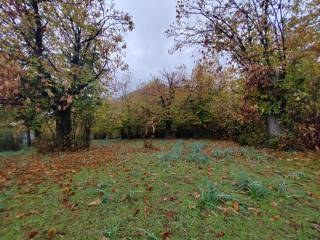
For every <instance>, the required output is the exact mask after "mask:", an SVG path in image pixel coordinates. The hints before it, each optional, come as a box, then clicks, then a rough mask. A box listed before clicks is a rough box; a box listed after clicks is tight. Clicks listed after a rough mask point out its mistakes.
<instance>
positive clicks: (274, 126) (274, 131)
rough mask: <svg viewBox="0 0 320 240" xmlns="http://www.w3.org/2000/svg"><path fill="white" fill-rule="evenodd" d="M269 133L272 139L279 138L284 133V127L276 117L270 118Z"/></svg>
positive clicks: (270, 116) (271, 116)
mask: <svg viewBox="0 0 320 240" xmlns="http://www.w3.org/2000/svg"><path fill="white" fill-rule="evenodd" d="M267 121H268V133H269V135H270V136H271V137H277V136H279V135H280V134H281V133H282V127H281V125H280V123H279V120H278V118H277V116H276V115H272V114H270V115H269V116H268V119H267Z"/></svg>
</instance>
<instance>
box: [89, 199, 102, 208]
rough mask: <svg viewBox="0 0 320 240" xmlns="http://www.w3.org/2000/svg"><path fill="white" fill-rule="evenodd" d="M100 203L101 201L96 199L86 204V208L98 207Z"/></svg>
mask: <svg viewBox="0 0 320 240" xmlns="http://www.w3.org/2000/svg"><path fill="white" fill-rule="evenodd" d="M101 203H102V200H101V199H97V200H95V201H93V202H91V203H89V204H88V206H99V205H100V204H101Z"/></svg>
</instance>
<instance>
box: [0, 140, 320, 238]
mask: <svg viewBox="0 0 320 240" xmlns="http://www.w3.org/2000/svg"><path fill="white" fill-rule="evenodd" d="M154 147H155V149H151V150H145V149H143V142H142V141H139V140H137V141H120V140H117V141H115V140H113V141H103V142H95V143H94V147H93V150H92V151H90V152H87V153H85V152H84V153H76V154H71V153H70V154H69V153H66V154H63V155H46V156H44V155H43V156H37V157H40V158H42V164H44V165H45V166H47V168H45V171H43V172H37V171H36V172H34V171H33V169H32V168H31V167H30V164H31V163H32V162H33V161H34V160H33V159H34V157H35V155H32V154H30V155H29V154H28V155H25V156H21V155H19V156H8V155H6V156H5V157H0V165H1V167H2V168H1V172H0V173H1V174H2V175H4V176H6V177H8V176H10V179H7V180H6V181H1V182H0V219H1V221H0V239H26V236H27V235H28V233H30V232H31V231H32V230H36V231H38V234H37V235H36V236H35V237H34V239H48V230H49V229H52V228H54V229H55V230H56V234H55V237H54V239H84V240H85V239H90V240H91V239H93V240H94V239H97V240H99V239H101V238H102V237H107V238H109V239H163V238H164V236H167V235H168V236H169V239H190V240H191V239H216V238H220V237H221V236H222V235H223V234H224V237H223V238H222V237H221V238H222V239H317V238H318V236H319V230H316V228H314V225H315V224H319V223H320V219H319V214H318V213H319V208H320V203H319V195H320V189H319V185H318V182H319V178H320V176H319V167H320V161H319V159H313V157H310V156H309V155H306V154H300V153H297V155H295V153H291V154H289V153H281V154H275V156H274V157H273V156H271V155H270V152H268V153H266V152H263V151H262V150H255V149H252V148H250V149H249V150H248V149H247V148H246V149H242V150H241V154H240V153H239V151H238V150H239V149H241V148H240V147H237V146H233V145H230V146H229V145H227V146H226V144H225V143H223V144H222V143H221V144H220V142H213V141H192V140H184V141H181V140H180V141H175V140H167V141H166V140H155V141H154ZM212 149H219V151H220V152H219V153H218V155H215V154H214V153H213V151H214V150H212ZM107 150H108V151H112V152H113V154H114V157H113V158H112V159H113V160H112V161H111V160H109V158H110V156H108V155H106V154H105V152H104V151H107ZM192 154H193V155H194V156H204V158H205V159H206V160H205V161H188V157H189V156H190V155H192ZM168 156H170V157H168ZM257 156H258V157H257ZM259 156H267V157H263V159H261V158H262V157H259ZM312 156H314V155H312ZM10 157H11V158H10ZM70 158H75V160H74V162H72V163H70V162H69V160H70ZM8 159H9V160H8ZM84 159H85V161H84ZM82 160H83V162H81V161H82ZM98 160H99V161H102V162H99V164H93V165H90V164H88V163H87V162H88V161H91V162H95V161H98ZM260 160H261V161H260ZM78 162H79V164H78ZM80 162H81V167H79V169H78V170H77V171H74V172H72V171H69V172H68V173H66V174H64V173H62V172H61V171H59V170H55V171H54V170H53V169H55V168H54V166H55V165H54V164H62V166H64V167H65V168H66V169H74V168H76V166H80ZM202 162H205V163H206V164H202ZM52 164H53V166H52ZM35 166H37V164H36V165H35ZM35 166H34V165H32V167H33V168H34V167H35ZM14 168H17V169H16V170H14ZM3 169H6V172H4V171H3ZM29 171H30V174H31V172H32V174H38V175H39V176H42V174H43V175H44V176H45V177H43V178H41V181H36V182H32V181H31V180H30V181H25V180H24V178H25V177H27V176H29V175H28V172H29ZM9 172H10V174H9ZM54 174H56V175H54ZM59 174H64V175H62V176H60V175H59ZM2 175H0V176H2ZM39 176H38V177H39ZM57 176H60V178H58V177H57ZM29 177H30V176H29ZM1 179H2V178H0V180H1ZM31 179H32V178H31ZM21 180H24V181H21ZM96 200H101V203H100V204H97V205H93V206H89V204H90V203H92V202H94V201H96ZM234 201H236V202H237V203H239V210H238V211H235V210H234V206H233V202H234ZM222 233H223V234H222Z"/></svg>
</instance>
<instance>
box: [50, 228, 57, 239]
mask: <svg viewBox="0 0 320 240" xmlns="http://www.w3.org/2000/svg"><path fill="white" fill-rule="evenodd" d="M56 234H57V230H56V229H55V228H50V229H49V230H48V238H49V239H53V238H54V237H55V236H56Z"/></svg>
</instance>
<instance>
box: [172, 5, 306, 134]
mask: <svg viewBox="0 0 320 240" xmlns="http://www.w3.org/2000/svg"><path fill="white" fill-rule="evenodd" d="M310 2H312V1H311V0H310V1H305V2H304V4H303V6H300V5H299V4H300V3H299V1H288V0H261V1H260V0H178V2H177V21H176V23H175V24H173V25H172V26H171V28H170V29H169V30H168V31H167V34H168V36H169V37H174V38H175V41H176V49H180V48H182V47H185V46H190V45H191V46H199V47H200V48H201V50H202V51H203V52H204V53H205V54H219V53H220V54H224V55H225V56H227V57H228V58H229V59H230V60H231V61H232V62H233V63H236V65H237V66H238V67H239V68H240V69H241V70H242V72H243V73H244V74H245V79H246V81H245V86H246V90H247V91H248V94H247V95H248V97H249V96H251V93H252V91H251V90H252V89H255V90H257V92H258V95H257V96H255V97H256V100H258V102H259V103H261V104H260V105H259V108H260V110H261V112H263V113H264V114H265V115H266V116H267V118H268V127H269V133H270V134H271V135H277V134H279V132H280V131H279V130H280V128H279V124H278V121H277V115H279V114H281V113H282V112H283V111H284V108H285V104H286V103H285V100H284V99H283V97H282V93H281V91H279V89H278V88H277V85H278V83H280V82H281V81H283V80H284V79H285V77H286V74H287V64H288V55H289V52H290V49H288V39H290V38H289V36H290V31H291V30H292V29H294V27H295V26H296V24H295V23H294V22H293V21H292V19H293V17H294V16H295V12H294V10H295V9H299V8H300V9H301V8H303V7H304V8H306V7H307V6H308V4H309V3H310ZM308 14H309V13H308ZM266 107H267V108H266Z"/></svg>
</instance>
